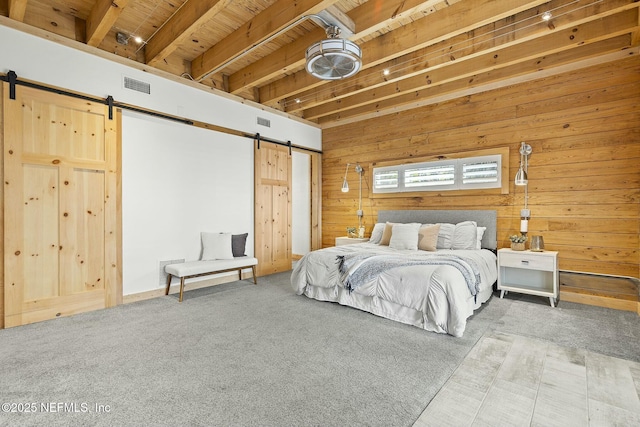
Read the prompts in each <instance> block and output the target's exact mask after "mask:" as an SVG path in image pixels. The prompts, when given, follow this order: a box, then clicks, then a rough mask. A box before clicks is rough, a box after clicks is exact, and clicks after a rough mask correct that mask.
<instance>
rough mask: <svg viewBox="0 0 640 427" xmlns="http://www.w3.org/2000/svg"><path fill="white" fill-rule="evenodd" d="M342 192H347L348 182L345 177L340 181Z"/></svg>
mask: <svg viewBox="0 0 640 427" xmlns="http://www.w3.org/2000/svg"><path fill="white" fill-rule="evenodd" d="M342 192H343V193H348V192H349V183H348V182H347V178H345V179H344V181H342Z"/></svg>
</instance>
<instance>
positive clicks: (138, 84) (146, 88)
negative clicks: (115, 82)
mask: <svg viewBox="0 0 640 427" xmlns="http://www.w3.org/2000/svg"><path fill="white" fill-rule="evenodd" d="M124 87H125V89H131V90H135V91H137V92H142V93H146V94H148V95H149V94H151V85H150V84H149V83H147V82H143V81H140V80H136V79H132V78H131V77H126V76H125V78H124Z"/></svg>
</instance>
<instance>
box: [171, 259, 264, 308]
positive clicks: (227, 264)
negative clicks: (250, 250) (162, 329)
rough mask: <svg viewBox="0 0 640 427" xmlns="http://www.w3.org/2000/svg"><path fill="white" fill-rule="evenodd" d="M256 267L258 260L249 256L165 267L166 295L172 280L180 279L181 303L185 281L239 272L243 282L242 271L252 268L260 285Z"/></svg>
mask: <svg viewBox="0 0 640 427" xmlns="http://www.w3.org/2000/svg"><path fill="white" fill-rule="evenodd" d="M256 265H258V260H257V259H256V258H253V257H249V256H242V257H235V258H233V259H216V260H206V261H190V262H183V263H180V264H169V265H165V267H164V271H165V272H166V273H167V289H166V291H165V293H164V294H165V295H169V288H170V287H171V278H172V277H173V276H175V277H179V278H180V300H179V301H180V302H182V295H183V293H184V281H185V280H186V279H191V278H193V277H200V276H208V275H210V274H217V273H225V272H227V271H235V270H238V275H239V277H240V280H242V270H243V269H245V268H249V267H251V271H252V273H253V283H254V284H256V285H257V284H258V280H257V278H256Z"/></svg>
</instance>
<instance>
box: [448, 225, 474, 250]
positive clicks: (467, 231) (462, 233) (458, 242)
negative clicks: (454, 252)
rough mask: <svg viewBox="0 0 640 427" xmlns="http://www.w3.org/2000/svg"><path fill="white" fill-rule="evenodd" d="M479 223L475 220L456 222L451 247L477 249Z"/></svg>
mask: <svg viewBox="0 0 640 427" xmlns="http://www.w3.org/2000/svg"><path fill="white" fill-rule="evenodd" d="M477 227H478V225H477V224H476V222H475V221H463V222H459V223H457V224H456V226H455V228H454V229H453V238H452V239H451V249H475V248H476V245H477V241H478V231H477Z"/></svg>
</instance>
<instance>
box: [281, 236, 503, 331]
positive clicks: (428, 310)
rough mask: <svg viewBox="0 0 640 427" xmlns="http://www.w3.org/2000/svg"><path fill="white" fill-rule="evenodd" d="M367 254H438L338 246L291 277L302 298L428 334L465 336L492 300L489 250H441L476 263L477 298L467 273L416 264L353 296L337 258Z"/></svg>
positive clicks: (317, 254) (310, 257)
mask: <svg viewBox="0 0 640 427" xmlns="http://www.w3.org/2000/svg"><path fill="white" fill-rule="evenodd" d="M358 251H366V252H369V253H376V254H396V255H397V254H404V255H407V256H411V257H412V258H415V257H417V256H418V257H429V256H433V255H434V252H427V251H414V250H396V249H392V248H389V247H388V246H380V245H376V244H372V243H360V244H354V245H344V246H336V247H331V248H325V249H321V250H318V251H313V252H310V253H308V254H307V255H305V256H304V257H303V258H302V259H301V260H300V261H299V262H298V263H297V265H296V267H295V268H294V270H293V273H292V275H291V285H292V287H293V289H294V290H295V292H296V293H297V294H298V295H302V294H304V295H306V296H307V297H309V298H313V299H317V300H321V301H332V302H337V303H340V304H342V305H347V306H351V307H355V308H358V309H360V310H364V311H368V312H370V313H373V314H375V315H378V316H382V317H385V318H388V319H392V320H396V321H398V322H402V323H407V324H410V325H414V326H417V327H419V328H422V329H426V330H428V331H433V332H438V333H447V334H450V335H453V336H456V337H460V336H462V334H463V332H464V329H465V326H466V322H467V318H468V317H469V316H471V315H472V314H473V311H474V310H475V309H477V308H478V307H480V305H481V304H482V303H483V302H485V301H487V300H488V299H489V298H490V297H491V295H492V291H493V288H492V287H493V284H494V283H495V281H496V279H497V277H498V275H497V267H496V256H495V254H494V253H493V252H491V251H489V250H485V249H482V250H448V249H441V250H438V251H437V254H438V255H441V254H443V253H449V254H455V255H458V256H462V257H464V258H468V259H470V260H473V262H474V263H475V265H476V266H477V267H478V270H479V272H480V278H481V282H480V288H479V291H478V293H477V295H475V296H473V295H472V294H471V292H470V291H469V288H468V286H467V283H466V282H465V279H464V276H463V274H462V273H461V272H460V271H459V270H458V269H457V268H455V267H452V266H450V265H412V266H406V267H398V268H393V269H391V270H388V271H385V272H383V273H381V274H380V275H379V276H378V277H377V278H374V279H373V280H371V281H369V282H368V283H365V284H363V285H362V286H359V287H358V288H356V289H355V290H354V291H353V292H349V291H348V290H347V289H346V288H345V287H344V286H343V284H342V282H341V279H340V272H339V270H338V263H337V262H336V257H337V256H338V255H345V254H350V253H355V252H358Z"/></svg>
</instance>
